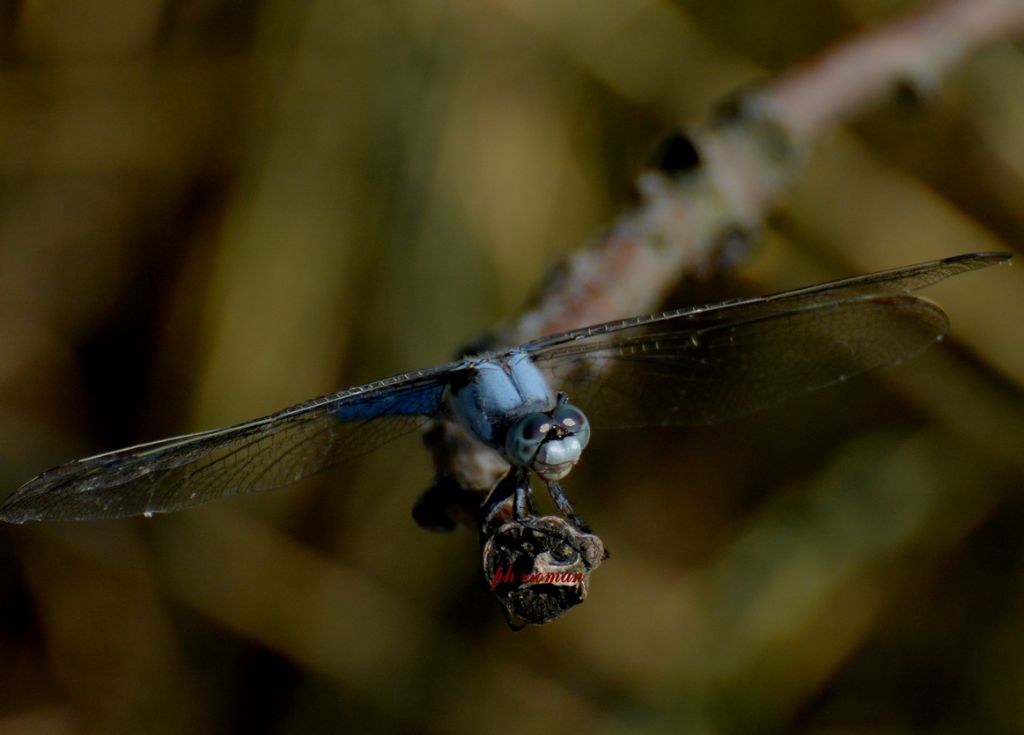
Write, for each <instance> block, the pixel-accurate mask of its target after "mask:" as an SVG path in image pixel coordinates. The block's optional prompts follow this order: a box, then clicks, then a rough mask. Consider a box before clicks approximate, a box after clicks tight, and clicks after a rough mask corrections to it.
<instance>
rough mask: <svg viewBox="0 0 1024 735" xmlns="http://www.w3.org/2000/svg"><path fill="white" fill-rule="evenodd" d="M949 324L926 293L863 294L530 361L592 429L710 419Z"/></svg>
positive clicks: (843, 370)
mask: <svg viewBox="0 0 1024 735" xmlns="http://www.w3.org/2000/svg"><path fill="white" fill-rule="evenodd" d="M661 324H665V323H664V322H662V323H661ZM668 324H670V325H671V324H672V323H671V322H669V323H668ZM947 326H948V322H947V320H946V315H945V314H944V313H943V312H942V310H941V309H940V308H939V307H938V306H936V305H935V304H933V303H931V302H929V301H925V300H924V299H919V298H916V297H913V296H894V297H882V298H878V299H871V298H865V299H860V300H857V301H852V302H846V303H843V304H830V305H826V306H808V307H802V308H800V309H799V310H797V311H791V312H783V313H779V314H769V315H766V316H760V317H755V318H752V319H748V320H743V321H738V322H731V323H727V324H723V325H720V326H716V327H709V328H704V329H697V330H693V329H682V330H678V331H667V330H658V331H650V332H647V333H645V334H643V335H638V336H635V337H629V338H626V339H622V340H620V341H615V342H610V343H607V342H606V343H598V344H589V345H584V344H579V345H569V346H565V347H562V348H560V349H555V350H551V351H550V352H547V353H545V354H543V355H540V356H538V358H537V360H536V364H537V366H538V367H539V368H540V369H541V371H542V372H543V373H545V374H546V375H547V376H548V377H549V379H550V380H551V381H552V384H553V385H558V386H559V387H560V389H561V390H563V391H565V392H566V393H567V394H568V396H569V399H570V400H571V401H572V402H573V403H574V404H576V405H577V406H580V408H582V409H583V411H584V413H586V414H587V416H588V417H589V418H590V422H591V423H592V424H593V425H594V426H595V427H608V428H625V427H635V426H652V425H676V426H686V425H697V424H711V423H718V422H721V421H726V420H729V419H732V418H736V417H738V416H744V415H746V414H750V413H754V412H755V411H758V410H761V409H763V408H767V407H769V406H773V405H775V404H778V403H782V402H783V401H785V400H786V399H787V398H790V397H791V396H793V395H796V394H799V393H802V392H805V391H810V390H815V389H817V388H822V387H825V386H827V385H830V384H832V383H836V382H839V381H842V380H845V379H846V378H849V377H852V376H853V375H857V374H858V373H862V372H865V371H867V370H871V369H872V368H876V367H881V366H884V365H892V364H894V363H897V362H900V361H902V360H905V359H906V358H908V357H910V356H912V355H914V354H916V353H918V352H920V351H921V350H923V349H925V348H926V347H927V346H928V345H930V344H931V343H932V342H934V341H935V340H936V339H938V338H940V337H941V336H942V335H943V334H944V333H945V331H946V329H947Z"/></svg>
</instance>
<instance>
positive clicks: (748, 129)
mask: <svg viewBox="0 0 1024 735" xmlns="http://www.w3.org/2000/svg"><path fill="white" fill-rule="evenodd" d="M1021 32H1024V0H944V1H943V2H938V3H935V4H931V5H927V6H925V7H923V8H921V9H918V10H917V11H915V12H913V13H910V14H908V15H906V16H903V17H901V18H898V19H896V20H895V21H893V22H892V23H890V24H888V25H886V26H884V27H881V28H878V29H876V30H872V31H869V32H866V33H864V34H863V35H861V36H858V37H856V38H853V39H851V40H850V41H847V42H846V43H844V44H841V45H839V46H837V47H835V48H833V49H832V50H830V51H828V52H826V53H824V54H823V55H822V56H821V57H820V58H819V59H817V60H816V61H814V62H812V63H810V64H807V65H806V66H803V67H800V68H798V69H795V70H793V71H791V72H788V73H785V74H783V75H781V76H779V77H778V78H776V79H775V80H773V81H771V82H769V83H767V84H765V85H763V86H761V87H759V88H757V89H753V90H749V91H748V92H747V93H746V94H744V95H741V96H740V97H738V98H737V99H736V100H735V101H734V102H733V103H730V104H729V105H723V106H722V108H721V109H720V110H719V112H718V113H717V114H716V115H715V116H714V117H713V118H712V119H711V120H710V121H708V122H707V123H705V124H704V125H702V126H700V127H698V128H696V129H694V130H692V131H691V132H690V133H689V135H688V136H687V137H685V138H684V137H679V138H677V139H675V140H673V141H671V142H670V143H669V145H668V147H667V155H666V156H665V158H664V159H663V160H662V161H661V165H660V167H659V169H658V170H648V171H645V172H644V173H642V174H641V175H640V177H639V179H638V182H637V189H638V191H639V194H640V201H639V203H638V204H637V205H636V206H635V207H634V208H633V209H631V210H629V211H627V212H626V213H624V214H622V215H621V216H619V217H618V218H617V219H616V220H615V221H614V222H613V223H612V224H611V226H610V227H609V228H608V230H607V231H606V232H604V233H602V234H601V235H600V236H599V237H597V238H596V239H595V240H594V241H593V242H591V243H590V244H589V245H588V246H587V247H586V248H584V249H582V250H580V251H578V252H576V253H574V254H573V255H571V256H569V257H568V258H566V259H565V260H564V261H562V262H561V263H559V264H557V265H556V266H555V267H553V268H552V270H551V271H550V272H549V274H548V276H547V278H546V279H545V280H544V282H543V284H542V285H541V287H540V289H539V290H538V292H537V294H536V296H535V298H534V300H533V302H532V304H531V305H530V306H529V307H528V308H527V309H526V310H525V311H524V312H523V313H521V314H520V315H519V316H518V317H517V318H515V319H514V320H512V321H511V322H509V323H507V324H505V325H503V326H501V327H499V328H498V329H496V330H495V331H494V332H492V333H491V334H490V335H488V336H487V338H486V340H484V341H483V343H484V344H485V345H486V346H496V345H515V344H519V343H522V342H525V341H527V340H529V339H532V338H534V337H537V336H541V335H544V334H550V333H554V332H558V331H561V330H566V329H571V328H574V327H579V326H584V325H587V324H595V323H599V322H602V321H608V320H610V319H613V318H620V317H624V316H629V315H631V314H637V313H642V312H645V311H650V310H652V309H654V308H655V307H656V306H657V305H658V303H659V302H660V301H661V299H662V298H663V296H664V295H665V294H666V293H667V291H668V290H669V288H671V286H672V285H673V284H674V283H675V282H676V281H677V280H678V279H679V278H680V277H681V276H682V275H683V274H694V275H703V274H706V273H709V272H712V271H714V270H717V269H719V268H720V267H722V266H723V265H730V264H731V263H732V262H733V261H734V260H735V259H736V257H737V255H738V254H742V252H743V251H744V250H745V248H742V247H741V248H739V249H737V247H736V246H737V245H742V244H743V242H744V240H745V238H746V237H747V236H748V235H749V234H750V233H752V232H755V231H756V230H758V229H759V227H760V225H761V222H762V221H763V219H764V217H765V215H766V214H768V213H769V212H770V211H771V210H772V209H773V208H774V207H775V206H776V205H777V204H778V202H779V200H780V198H781V196H782V195H783V194H784V193H785V192H786V191H787V190H788V189H789V188H790V186H791V185H792V184H793V182H794V180H795V179H796V177H797V176H798V175H799V173H800V170H801V164H802V162H803V161H804V160H805V159H806V157H807V156H808V154H809V152H810V150H811V147H812V146H813V145H814V143H815V142H816V140H817V139H818V137H819V136H820V135H821V134H822V133H824V132H825V131H827V130H829V129H831V128H833V127H834V126H836V125H839V124H841V123H842V122H844V121H846V120H849V119H850V118H852V117H854V116H855V115H857V114H859V113H861V112H863V111H866V110H868V109H869V108H871V107H872V106H875V105H877V104H879V103H881V102H883V101H885V100H886V99H887V98H889V97H891V96H895V95H896V94H900V93H904V92H906V91H908V90H909V91H912V92H924V91H927V90H928V89H930V88H933V87H935V86H936V85H937V84H938V83H939V81H940V80H941V79H942V77H943V76H945V75H946V74H948V73H949V72H950V70H951V69H953V68H954V67H955V66H956V65H957V64H959V63H961V62H962V61H963V60H964V59H965V58H966V57H968V56H969V55H970V54H971V53H973V52H975V51H976V50H978V49H979V48H981V47H984V46H986V45H990V44H992V43H995V42H997V41H999V40H1002V39H1005V38H1008V37H1012V36H1013V35H1014V34H1019V33H1021Z"/></svg>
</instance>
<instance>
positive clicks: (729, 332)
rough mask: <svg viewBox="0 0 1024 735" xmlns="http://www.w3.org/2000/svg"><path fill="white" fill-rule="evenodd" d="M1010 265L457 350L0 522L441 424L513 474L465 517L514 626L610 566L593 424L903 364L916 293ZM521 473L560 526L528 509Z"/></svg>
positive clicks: (188, 496) (925, 267)
mask: <svg viewBox="0 0 1024 735" xmlns="http://www.w3.org/2000/svg"><path fill="white" fill-rule="evenodd" d="M1010 257H1011V256H1010V255H1009V254H1006V253H968V254H964V255H958V256H955V257H951V258H946V259H943V260H936V261H931V262H927V263H921V264H917V265H910V266H905V267H901V268H895V269H892V270H887V271H882V272H878V273H873V274H868V275H861V276H857V277H853V278H847V279H843V280H837V281H831V282H828V283H822V284H817V285H813V286H808V287H805V288H799V289H796V290H791V291H785V292H782V293H777V294H773V295H769V296H759V297H755V298H741V299H733V300H729V301H724V302H721V303H717V304H711V305H705V306H697V307H688V308H683V309H675V310H671V311H664V312H661V313H658V314H650V315H644V316H636V317H632V318H629V319H621V320H618V321H612V322H607V323H604V324H598V325H594V326H589V327H583V328H580V329H573V330H570V331H566V332H562V333H560V334H554V335H549V336H544V337H541V338H539V339H535V340H533V341H530V342H527V343H525V344H522V345H520V346H518V347H514V348H511V349H499V350H494V351H490V352H485V353H482V354H475V355H468V356H465V357H463V358H461V359H459V360H456V361H454V362H450V363H448V364H445V365H440V366H437V367H431V368H426V369H420V370H413V371H411V372H406V373H401V374H399V375H394V376H391V377H388V378H384V379H382V380H377V381H375V382H372V383H368V384H366V385H361V386H358V387H354V388H348V389H345V390H342V391H339V392H336V393H332V394H330V395H326V396H322V397H319V398H314V399H312V400H310V401H306V402H305V403H301V404H299V405H296V406H292V407H290V408H286V409H284V410H281V411H278V412H276V413H273V414H270V415H269V416H264V417H262V418H257V419H253V420H251V421H245V422H243V423H240V424H236V425H234V426H229V427H227V428H222V429H214V430H211V431H201V432H198V433H194V434H187V435H184V436H178V437H173V438H169V439H162V440H160V441H155V442H151V443H148V444H140V445H137V446H133V447H128V448H126V449H120V450H117V451H113V452H107V453H104V454H98V455H95V456H91V457H86V458H84V459H79V460H75V461H72V462H68V463H66V464H62V465H60V466H58V467H55V468H53V469H50V470H47V471H45V472H43V473H42V474H40V475H38V476H37V477H35V478H33V479H32V480H30V481H29V482H27V483H26V484H24V485H22V486H21V487H20V488H19V489H18V490H16V491H15V492H14V493H13V494H12V495H10V496H9V497H8V498H7V499H6V500H5V501H4V502H3V504H2V505H0V520H3V521H7V522H9V523H23V522H25V521H66V520H94V519H110V518H122V517H126V516H134V515H145V516H152V515H153V514H156V513H166V512H171V511H180V510H184V509H186V508H191V507H193V506H197V505H200V504H203V503H206V502H209V501H212V500H217V499H221V498H225V497H228V496H232V495H238V494H242V493H253V492H258V491H263V490H270V489H274V488H279V487H282V486H285V485H289V484H291V483H294V482H297V481H298V480H301V479H303V478H305V477H307V476H309V475H312V474H314V473H317V472H320V471H322V470H324V469H326V468H329V467H333V466H335V465H339V464H341V463H344V462H347V461H350V460H352V459H354V458H356V457H359V456H361V455H364V454H366V453H368V452H370V451H372V450H374V449H377V448H379V447H381V446H382V445H384V444H386V443H387V442H390V441H391V440H393V439H395V438H396V437H399V436H401V435H403V434H406V433H408V432H411V431H413V430H415V429H416V428H417V427H421V426H423V425H424V424H425V423H426V422H428V421H441V422H445V423H447V424H450V425H454V426H456V427H458V428H459V429H460V430H461V431H463V432H465V433H466V434H467V435H468V436H469V437H470V440H471V442H473V443H474V444H475V445H477V446H478V447H481V448H483V449H484V450H485V451H488V452H490V453H492V454H493V455H494V456H495V458H497V459H498V460H500V461H501V462H503V463H504V464H503V466H507V472H505V473H504V474H503V475H502V477H501V479H500V480H499V481H498V482H497V483H496V484H495V485H494V487H493V488H491V489H489V492H488V493H487V494H486V496H485V497H484V498H483V500H482V501H480V502H479V504H478V508H477V519H478V521H479V524H480V529H481V533H482V535H483V538H484V539H485V544H484V546H485V550H484V554H485V564H484V571H485V575H486V577H487V579H488V581H489V583H490V584H491V586H492V591H493V590H497V591H499V592H505V593H506V596H507V597H508V598H509V599H511V602H510V603H509V604H508V605H506V614H507V615H508V614H509V608H510V607H511V609H512V615H513V616H514V617H515V619H516V621H517V622H526V623H529V622H538V618H544V617H545V616H547V615H549V614H552V613H557V614H560V609H561V607H562V606H565V605H566V604H567V603H571V604H576V601H577V598H579V597H580V595H581V594H582V595H583V596H585V594H586V589H585V584H584V585H583V587H582V588H581V587H580V586H579V585H578V584H577V582H579V580H580V579H581V578H582V579H583V581H584V582H585V581H586V578H587V576H588V574H589V572H590V571H592V570H593V569H594V568H596V566H597V565H598V564H599V563H600V562H601V560H602V559H604V558H605V556H606V552H605V551H604V548H603V544H602V542H601V541H600V539H599V538H598V537H597V536H596V535H595V534H593V533H592V532H591V531H590V529H589V528H588V527H587V526H586V524H585V523H584V522H583V521H582V519H581V518H580V517H579V516H578V515H577V514H576V512H575V510H574V508H573V506H572V504H571V503H570V501H569V500H568V498H567V496H566V494H565V492H564V490H563V489H562V486H561V481H562V480H563V479H565V478H566V477H567V476H568V475H569V473H570V472H571V470H572V469H573V467H574V466H576V464H577V463H578V462H579V461H580V459H581V458H582V456H583V453H584V450H585V449H586V447H587V444H588V441H589V439H590V435H591V431H592V429H598V430H600V429H605V428H620V429H622V428H646V427H652V426H692V425H700V424H712V423H718V422H723V421H726V420H728V419H732V418H735V417H739V416H743V415H745V414H750V413H753V412H755V411H758V410H760V409H764V408H767V407H770V406H773V405H776V404H779V403H782V402H783V401H784V400H786V399H787V398H789V397H792V396H794V395H797V394H800V393H803V392H805V391H811V390H815V389H819V388H823V387H825V386H828V385H831V384H834V383H837V382H841V381H844V380H847V379H848V378H850V377H853V376H854V375H857V374H859V373H863V372H865V371H868V370H871V369H874V368H879V367H882V366H887V365H893V364H896V363H899V362H901V361H903V360H906V359H908V358H910V357H912V356H913V355H915V354H917V353H919V352H920V351H922V350H924V349H925V348H927V347H928V346H929V345H931V344H933V343H934V342H936V341H937V340H939V339H941V338H942V337H943V335H945V333H946V332H947V330H948V327H949V321H948V319H947V317H946V314H945V313H944V312H943V310H942V309H941V308H940V307H939V306H937V305H936V304H934V303H932V302H931V301H928V300H926V299H923V298H921V297H919V296H917V295H916V294H915V292H916V291H918V290H919V289H922V288H925V287H927V286H930V285H932V284H934V283H937V282H939V281H941V280H943V279H946V278H949V277H951V276H955V275H959V274H962V273H965V272H968V271H973V270H977V269H980V268H985V267H988V266H992V265H995V264H997V263H1002V262H1005V261H1007V260H1009V258H1010ZM533 478H537V479H538V480H539V482H540V483H541V484H543V485H544V486H545V487H546V488H547V491H548V494H549V495H550V496H551V498H552V500H553V501H554V505H555V506H556V508H557V509H558V511H559V514H558V515H557V516H555V515H552V516H541V515H540V514H539V512H538V511H537V506H536V503H535V500H534V496H533V494H532V490H531V481H532V479H533ZM488 544H490V546H489V547H488ZM523 549H528V550H529V551H530V553H529V554H527V555H526V556H528V557H529V558H528V559H526V560H525V561H524V558H525V557H524V556H523V554H522V553H521V552H522V551H523ZM488 554H490V556H488ZM488 559H489V561H488ZM510 570H511V571H510ZM524 570H526V571H524ZM545 575H546V576H545ZM559 575H561V577H560V578H559ZM527 577H529V583H528V584H523V580H524V579H526V578H527ZM538 580H540V581H538ZM545 580H548V581H545ZM550 580H554V581H550ZM560 580H561V581H560ZM545 595H546V596H545ZM503 604H505V603H503ZM510 622H511V618H510ZM539 622H546V620H539Z"/></svg>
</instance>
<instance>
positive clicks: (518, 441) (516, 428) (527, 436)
mask: <svg viewBox="0 0 1024 735" xmlns="http://www.w3.org/2000/svg"><path fill="white" fill-rule="evenodd" d="M553 426H554V423H553V421H552V420H551V418H550V417H549V416H546V415H545V414H542V413H528V414H526V415H525V416H523V417H522V418H521V419H519V420H518V421H516V422H515V423H514V424H512V428H510V429H509V430H508V436H507V437H506V438H505V453H506V454H507V455H508V459H509V461H510V462H512V463H513V464H516V465H519V466H520V467H529V466H530V465H531V464H533V460H534V458H535V457H536V456H537V450H538V449H540V445H541V444H543V443H544V440H545V439H546V438H547V436H548V432H549V431H551V428H552V427H553Z"/></svg>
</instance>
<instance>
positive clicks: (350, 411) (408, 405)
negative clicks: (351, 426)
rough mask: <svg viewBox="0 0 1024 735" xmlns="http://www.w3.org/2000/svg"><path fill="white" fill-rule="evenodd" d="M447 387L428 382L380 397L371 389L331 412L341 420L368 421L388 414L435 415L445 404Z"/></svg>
mask: <svg viewBox="0 0 1024 735" xmlns="http://www.w3.org/2000/svg"><path fill="white" fill-rule="evenodd" d="M444 390H445V386H444V385H443V384H440V385H436V384H435V385H427V386H423V387H419V388H415V389H409V390H403V391H400V392H394V393H392V394H389V395H387V396H383V397H382V396H380V395H378V394H376V393H374V392H372V391H371V392H368V393H366V395H365V396H364V397H358V396H357V397H356V398H353V399H351V400H349V401H346V402H345V403H343V404H341V405H340V406H338V408H337V409H335V410H334V411H332V413H333V414H334V416H335V417H336V418H337V419H338V420H339V421H365V420H369V419H376V418H381V417H385V416H434V415H435V414H437V412H438V410H439V409H440V407H441V405H442V400H443V397H444Z"/></svg>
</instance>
